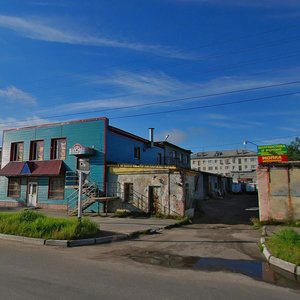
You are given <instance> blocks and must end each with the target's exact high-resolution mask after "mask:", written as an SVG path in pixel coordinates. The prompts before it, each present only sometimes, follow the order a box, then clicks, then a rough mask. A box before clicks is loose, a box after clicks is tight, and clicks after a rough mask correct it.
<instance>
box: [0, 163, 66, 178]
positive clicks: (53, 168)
mask: <svg viewBox="0 0 300 300" xmlns="http://www.w3.org/2000/svg"><path fill="white" fill-rule="evenodd" d="M64 172H65V168H64V162H63V161H62V160H44V161H28V162H19V161H10V162H9V163H8V164H7V165H5V166H4V167H3V168H2V169H1V170H0V176H7V177H11V176H58V175H63V174H64Z"/></svg>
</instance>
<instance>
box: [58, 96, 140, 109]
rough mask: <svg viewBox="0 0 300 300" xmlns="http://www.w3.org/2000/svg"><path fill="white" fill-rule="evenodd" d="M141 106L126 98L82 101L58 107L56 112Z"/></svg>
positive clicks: (137, 102)
mask: <svg viewBox="0 0 300 300" xmlns="http://www.w3.org/2000/svg"><path fill="white" fill-rule="evenodd" d="M137 104H140V102H139V101H136V100H133V99H130V100H128V99H127V100H125V99H124V98H120V99H114V100H111V99H109V98H108V99H105V98H104V99H96V100H86V101H80V102H72V103H68V104H63V105H60V106H57V107H56V108H55V110H58V111H64V112H74V111H89V110H93V109H103V110H105V109H113V108H119V107H124V106H125V105H126V106H130V105H137Z"/></svg>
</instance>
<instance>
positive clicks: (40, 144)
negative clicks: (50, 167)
mask: <svg viewBox="0 0 300 300" xmlns="http://www.w3.org/2000/svg"><path fill="white" fill-rule="evenodd" d="M29 159H30V160H43V159H44V141H32V142H31V144H30V155H29Z"/></svg>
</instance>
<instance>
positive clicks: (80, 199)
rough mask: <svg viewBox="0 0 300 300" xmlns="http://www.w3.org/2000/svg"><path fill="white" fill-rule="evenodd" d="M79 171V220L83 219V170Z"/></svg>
mask: <svg viewBox="0 0 300 300" xmlns="http://www.w3.org/2000/svg"><path fill="white" fill-rule="evenodd" d="M77 172H78V181H79V186H78V209H77V211H78V212H77V217H78V221H79V222H80V221H81V215H82V172H81V171H79V170H77Z"/></svg>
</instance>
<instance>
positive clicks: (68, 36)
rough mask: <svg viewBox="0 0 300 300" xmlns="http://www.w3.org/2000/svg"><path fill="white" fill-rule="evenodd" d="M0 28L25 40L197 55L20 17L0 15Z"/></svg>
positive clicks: (181, 56)
mask: <svg viewBox="0 0 300 300" xmlns="http://www.w3.org/2000/svg"><path fill="white" fill-rule="evenodd" d="M0 27H3V28H7V29H10V30H12V31H14V32H16V33H17V34H19V35H21V36H23V37H25V38H29V39H34V40H41V41H47V42H56V43H65V44H73V45H89V46H98V47H113V48H125V49H130V50H135V51H141V52H149V53H152V54H156V55H159V56H165V57H169V58H178V59H187V60H190V59H191V60H194V59H198V56H197V55H195V54H192V53H186V52H184V51H183V50H180V49H175V48H171V47H166V46H162V45H150V44H143V43H138V42H128V41H121V40H117V39H112V38H106V37H99V36H94V35H91V34H89V33H84V32H82V30H77V31H76V29H73V30H71V29H69V28H68V29H62V28H58V27H55V26H49V25H45V23H44V22H42V21H41V20H35V21H33V20H32V18H31V19H30V20H29V19H26V18H21V17H15V16H6V15H0Z"/></svg>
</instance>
